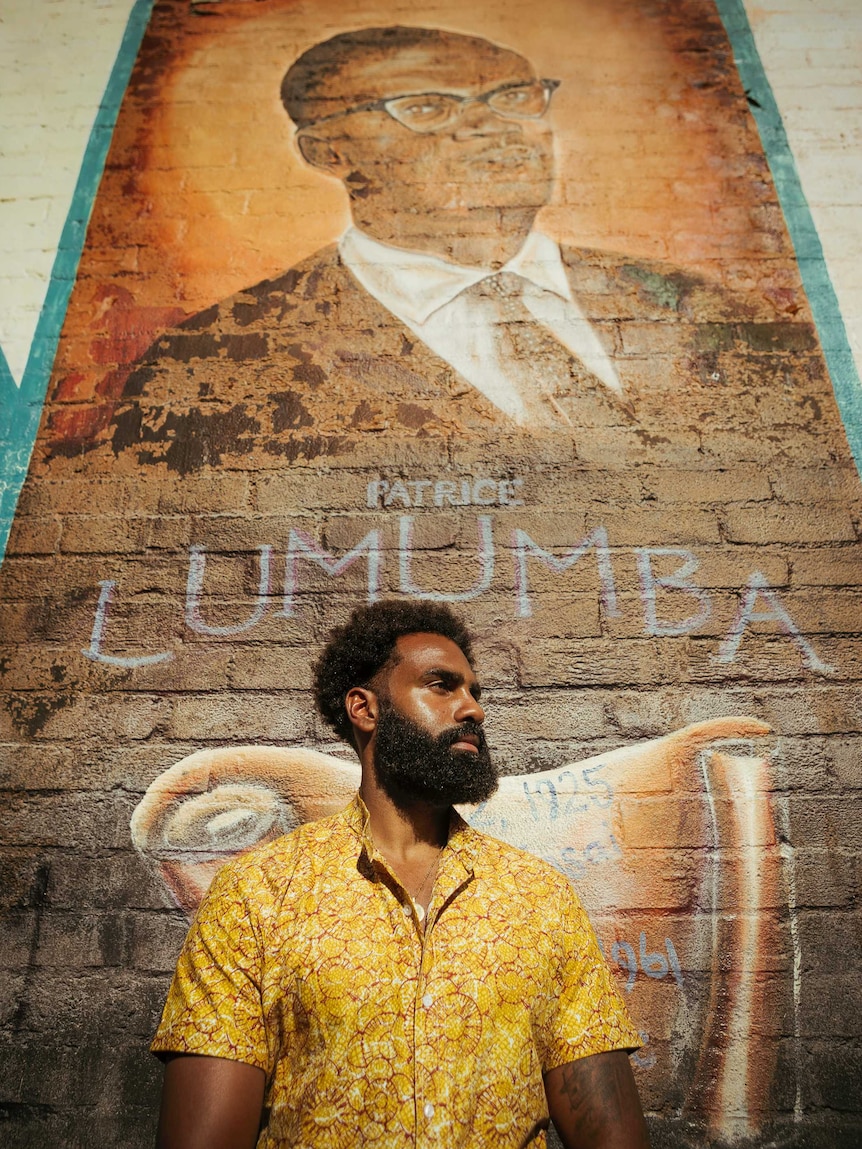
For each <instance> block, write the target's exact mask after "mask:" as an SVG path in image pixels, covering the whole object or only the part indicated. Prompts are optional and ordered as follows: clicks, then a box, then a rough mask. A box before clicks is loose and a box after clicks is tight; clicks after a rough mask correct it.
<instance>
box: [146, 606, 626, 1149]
mask: <svg viewBox="0 0 862 1149" xmlns="http://www.w3.org/2000/svg"><path fill="white" fill-rule="evenodd" d="M480 693H481V691H480V687H479V683H478V680H477V678H476V675H475V673H474V670H473V667H472V664H471V645H470V636H469V635H468V633H467V631H466V630H465V629H464V627H463V625H462V624H461V623H460V622H459V620H458V619H457V618H456V617H455V616H454V615H453V614H452V613H451V612H450V610H449V608H448V607H445V606H442V605H437V604H429V603H416V602H394V601H392V602H381V603H377V604H374V605H371V606H367V607H362V608H359V609H357V610H356V611H355V612H354V614H353V615H352V617H351V619H350V621H349V622H348V623H347V625H346V626H344V627H341V628H339V629H337V630H335V631H334V632H333V635H332V636H331V638H330V641H329V644H328V646H327V647H326V649H325V650H324V652H323V655H322V657H321V659H320V661H319V663H318V665H317V667H316V698H317V704H318V708H319V710H320V712H321V714H322V715H323V717H324V718H325V719H326V720H327V721H328V722H329V723H330V724H331V725H332V726H333V727H334V729H335V730H336V731H337V732H338V733H339V734H340V735H341V736H343V737H345V738H347V739H348V740H350V741H351V742H352V743H353V745H354V746H355V748H356V750H357V752H358V754H359V758H360V763H361V770H362V774H361V777H362V781H361V785H360V789H359V793H358V795H357V796H356V798H355V799H354V801H353V802H352V803H351V805H350V806H348V808H347V809H346V810H345V811H344V812H343V813H341V814H339V815H337V816H335V817H332V818H327V819H324V820H323V821H321V822H317V823H309V824H307V825H305V826H303V827H301V828H300V829H298V830H296V831H294V832H293V833H292V834H290V835H287V836H286V837H282V838H280V839H277V840H276V841H275V842H272V843H268V844H267V845H265V846H263V847H259V848H257V849H255V850H254V851H252V852H251V853H249V854H246V855H244V856H243V857H241V858H239V859H237V860H236V861H234V862H232V863H230V864H229V865H228V866H226V867H225V868H224V869H223V870H221V871H220V873H219V874H218V875H217V877H216V879H215V881H214V882H213V885H212V886H211V888H210V891H209V892H208V894H207V896H206V898H205V900H204V902H203V904H202V905H201V908H200V910H199V913H198V916H197V918H196V919H195V922H194V924H193V926H192V929H191V931H190V933H189V937H188V939H187V941H186V944H185V947H184V950H183V953H182V955H181V956H180V959H179V962H178V965H177V972H176V975H175V978H174V982H173V985H172V988H171V992H170V995H169V997H168V1002H167V1005H166V1007H165V1013H164V1016H163V1018H162V1022H161V1025H160V1027H159V1031H158V1034H157V1036H156V1039H155V1042H154V1044H153V1049H154V1051H156V1052H158V1053H159V1054H161V1055H163V1056H166V1057H167V1058H168V1064H167V1068H166V1072H165V1085H164V1094H163V1104H162V1114H161V1120H160V1125H159V1146H160V1149H197V1147H200V1149H204V1147H205V1149H245V1147H251V1146H253V1145H255V1144H257V1145H258V1146H259V1147H267V1149H274V1147H276V1146H284V1147H287V1146H307V1147H309V1149H317V1147H320V1149H323V1147H330V1146H332V1147H335V1146H339V1147H341V1146H344V1147H347V1146H355V1145H365V1144H369V1145H380V1146H381V1147H386V1149H398V1147H399V1146H402V1145H403V1146H407V1145H423V1144H428V1145H431V1144H434V1145H442V1146H446V1149H455V1147H463V1149H485V1147H486V1146H491V1145H493V1146H495V1147H503V1146H513V1147H514V1146H526V1145H535V1146H539V1145H544V1144H545V1143H546V1138H545V1130H546V1128H547V1125H548V1117H549V1114H550V1117H551V1118H552V1119H553V1121H554V1124H555V1126H556V1127H557V1130H558V1131H559V1134H560V1136H561V1138H562V1140H563V1144H564V1145H565V1146H567V1147H571V1149H574V1147H578V1149H588V1147H590V1149H644V1147H646V1146H647V1144H648V1140H647V1134H646V1128H645V1123H644V1119H643V1114H642V1112H641V1108H640V1103H639V1101H638V1097H637V1091H636V1089H635V1085H634V1081H633V1078H632V1073H631V1069H630V1067H629V1063H628V1059H627V1056H626V1051H628V1050H631V1049H633V1048H635V1047H636V1046H637V1045H638V1037H637V1033H636V1031H635V1030H634V1028H633V1027H632V1025H631V1022H630V1021H629V1019H628V1016H627V1014H626V1011H625V1007H624V1006H623V1004H622V1002H621V1000H620V998H619V995H618V993H617V991H616V989H615V988H614V986H613V984H612V983H611V980H610V975H609V973H608V971H607V968H606V966H605V964H604V962H603V960H602V957H601V954H600V952H599V950H598V945H597V943H596V940H595V936H594V934H593V932H592V930H591V928H590V926H589V923H588V921H587V919H586V916H585V915H584V912H583V910H582V909H581V906H580V903H579V902H578V899H577V897H576V895H575V893H574V891H573V890H572V889H571V887H570V886H569V884H568V882H567V881H566V879H564V878H563V877H562V875H560V874H559V873H558V872H557V871H556V870H554V869H552V868H551V867H550V866H548V865H547V864H546V863H545V862H542V861H540V860H539V859H537V858H534V857H532V856H531V855H527V854H524V853H523V852H521V851H519V850H516V849H514V848H513V847H510V846H507V845H505V844H503V843H502V842H498V841H496V840H495V839H492V838H488V837H486V836H485V835H482V834H480V833H478V832H476V831H474V830H471V829H470V828H469V826H468V825H467V824H466V823H465V822H464V821H463V819H462V818H461V817H460V816H459V815H458V814H457V813H456V812H455V811H454V810H453V808H452V807H453V804H456V803H475V802H480V801H482V800H484V799H486V798H488V797H490V795H491V794H492V793H493V792H494V790H495V789H496V784H497V772H496V769H495V767H494V765H493V763H492V761H491V759H490V756H489V753H488V749H487V745H486V742H485V737H484V733H483V727H482V723H483V721H484V710H483V707H482V704H481V702H480Z"/></svg>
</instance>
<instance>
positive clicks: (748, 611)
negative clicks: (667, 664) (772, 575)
mask: <svg viewBox="0 0 862 1149" xmlns="http://www.w3.org/2000/svg"><path fill="white" fill-rule="evenodd" d="M758 598H762V599H763V601H764V602H765V603H766V604H767V609H766V610H755V604H756V602H757V599H758ZM752 622H777V623H778V625H779V626H780V627H781V629H782V631H783V632H784V633H785V634H786V635H787V636H788V637H789V638H791V639H792V640H793V642H794V643H795V644H796V646H797V647H798V648H799V650H800V652H801V654H802V663H803V665H804V666H806V667H807V668H808V670H816V671H817V672H818V673H819V674H831V673H832V672H833V671H834V670H835V667H834V666H830V665H829V663H828V662H824V661H823V660H822V659H821V658H820V657H819V655H818V654H817V652H816V651H815V649H814V647H813V646H812V645H811V643H810V642H809V641H808V639H807V638H806V637H805V636H804V635H803V634H802V633H801V632H800V630H799V627H798V626H797V625H796V623H795V622H794V621H793V619H792V618H791V617H790V615H789V614H788V612H787V610H786V608H785V607H784V605H783V603H782V602H781V600H780V599H779V597H778V592H777V591H775V590H773V588H772V587H771V586H770V585H769V583H768V581H767V579H766V576H765V575H764V574H762V573H761V572H760V571H754V573H753V574H752V575H751V576H750V577H749V580H748V584H747V586H746V588H745V590H744V591H743V594H742V601H741V602H740V605H739V610H738V612H737V615H736V618H735V619H734V621H733V625H732V626H731V628H730V630H729V631H728V634H727V637H726V638H725V640H724V641H723V642H722V644H721V646H720V647H719V649H718V654H717V655H716V662H733V661H734V659H735V658H736V656H737V654H738V652H739V646H740V643H741V642H742V638H743V635H744V634H745V632H746V630H747V629H748V627H749V625H750V624H751V623H752Z"/></svg>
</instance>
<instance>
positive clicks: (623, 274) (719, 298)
mask: <svg viewBox="0 0 862 1149" xmlns="http://www.w3.org/2000/svg"><path fill="white" fill-rule="evenodd" d="M560 254H561V256H562V259H563V264H564V266H565V268H566V272H567V274H568V276H569V281H570V283H571V285H572V289H573V291H574V293H575V296H576V298H577V299H578V302H579V303H581V304H582V305H585V310H586V311H587V312H588V314H590V315H593V314H594V315H595V316H596V317H598V318H601V317H602V316H603V315H604V313H605V312H606V311H607V312H608V314H609V315H612V316H613V318H616V319H626V318H631V319H638V318H644V317H650V318H659V317H660V318H662V319H663V320H665V321H673V320H674V319H680V320H691V319H705V320H711V321H718V320H723V319H728V318H737V319H738V318H740V317H744V316H745V315H746V314H747V313H748V312H749V310H750V301H748V300H746V299H745V298H743V297H742V296H741V295H740V294H739V293H738V292H733V291H730V290H728V289H727V288H726V287H724V286H723V285H722V284H720V283H717V282H715V281H714V280H712V279H710V278H709V276H707V275H705V274H703V273H702V272H701V271H699V270H697V269H694V268H690V267H681V266H679V265H677V264H673V263H670V262H667V261H663V260H658V259H652V258H649V257H646V256H639V255H633V254H631V253H629V252H621V251H604V250H599V249H596V248H580V247H569V246H566V245H565V244H561V245H560Z"/></svg>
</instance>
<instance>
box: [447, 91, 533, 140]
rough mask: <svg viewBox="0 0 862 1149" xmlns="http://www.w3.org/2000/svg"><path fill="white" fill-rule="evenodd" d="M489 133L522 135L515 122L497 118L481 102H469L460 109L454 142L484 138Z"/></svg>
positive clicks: (518, 125) (502, 117) (490, 109)
mask: <svg viewBox="0 0 862 1149" xmlns="http://www.w3.org/2000/svg"><path fill="white" fill-rule="evenodd" d="M489 132H493V133H494V134H495V135H496V134H500V133H510V134H512V135H513V136H516V137H520V136H521V135H522V134H523V133H522V130H521V125H520V124H519V123H518V121H517V120H507V119H506V118H505V117H504V116H498V115H497V113H496V112H495V111H494V110H493V108H490V107H488V105H487V104H486V103H484V101H482V100H470V101H469V103H466V104H464V105H463V106H462V108H461V115H460V117H459V118H458V122H457V123H456V125H455V131H454V132H453V135H454V137H455V139H456V140H459V139H462V138H463V139H467V138H469V137H470V136H484V135H487V134H488V133H489Z"/></svg>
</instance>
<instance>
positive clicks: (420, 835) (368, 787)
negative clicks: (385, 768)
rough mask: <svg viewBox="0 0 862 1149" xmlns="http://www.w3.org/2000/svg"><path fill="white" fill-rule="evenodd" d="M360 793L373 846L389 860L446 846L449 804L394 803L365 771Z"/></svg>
mask: <svg viewBox="0 0 862 1149" xmlns="http://www.w3.org/2000/svg"><path fill="white" fill-rule="evenodd" d="M359 795H360V797H361V798H362V801H363V802H364V803H365V808H366V809H367V810H368V818H369V828H370V830H371V837H372V839H373V841H374V845H375V846H376V847H377V849H378V850H379V851H380V852H381V854H383V856H384V857H385V858H387V859H388V860H390V861H392V862H394V863H395V864H397V863H398V862H399V861H405V860H411V859H413V858H415V857H416V856H417V855H419V854H422V855H424V854H427V853H428V851H429V850H436V851H439V850H441V849H442V848H443V846H445V845H446V841H447V839H448V837H449V820H450V816H451V807H449V806H436V805H430V804H429V803H426V802H412V803H410V804H409V805H401V804H396V803H395V802H394V801H393V800H392V798H390V796H389V795H388V794H387V793H386V792H385V791H384V790H383V789H381V787H380V786H379V785H378V783H377V780H376V778H374V777H373V776H369V775H368V774H367V773H366V772H365V771H363V777H362V784H361V785H360V787H359Z"/></svg>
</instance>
